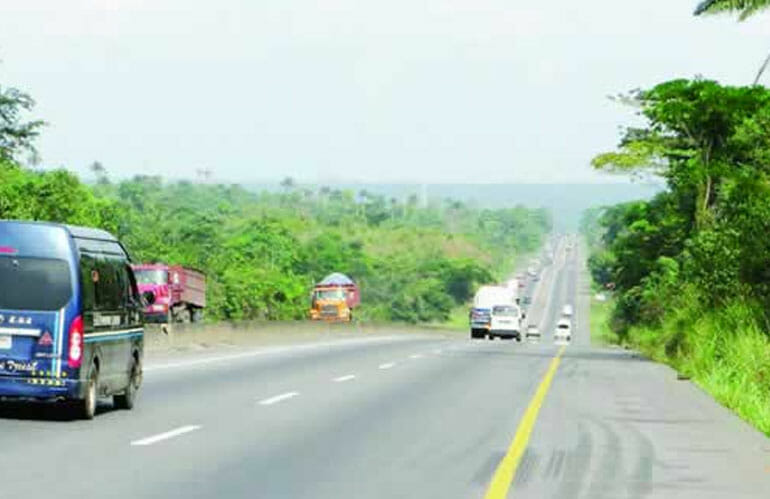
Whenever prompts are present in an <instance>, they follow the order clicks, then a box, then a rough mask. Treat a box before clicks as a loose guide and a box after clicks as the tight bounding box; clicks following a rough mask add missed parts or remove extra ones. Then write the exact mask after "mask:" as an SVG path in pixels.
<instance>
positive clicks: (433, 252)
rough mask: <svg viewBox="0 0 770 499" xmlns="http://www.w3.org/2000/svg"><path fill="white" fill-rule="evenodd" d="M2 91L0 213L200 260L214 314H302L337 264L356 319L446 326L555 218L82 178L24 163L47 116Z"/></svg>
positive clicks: (150, 256)
mask: <svg viewBox="0 0 770 499" xmlns="http://www.w3.org/2000/svg"><path fill="white" fill-rule="evenodd" d="M0 97H2V98H1V99H0V111H2V112H0V115H2V116H4V117H5V118H4V119H5V121H4V123H3V127H0V153H1V154H0V219H24V220H47V221H55V222H66V223H72V224H79V225H86V226H94V227H101V228H104V229H107V230H109V231H111V232H113V233H114V234H116V235H117V236H118V237H119V238H120V239H121V240H123V241H124V243H125V244H126V245H127V247H128V248H129V250H130V251H131V252H132V253H133V255H134V257H135V259H137V260H142V261H165V262H170V263H181V264H185V265H190V266H193V267H196V268H199V269H201V270H203V271H205V272H206V273H207V275H208V278H209V292H208V300H209V306H208V310H207V317H208V319H209V320H220V319H227V320H238V319H256V318H260V319H299V318H303V317H305V316H306V314H307V307H308V301H309V294H310V290H311V288H312V285H313V283H314V282H316V281H317V280H319V279H320V278H322V277H323V276H324V275H325V274H328V273H330V272H333V271H338V272H344V273H347V274H349V275H350V276H351V277H353V278H354V279H355V280H357V281H358V282H359V283H360V285H361V288H362V293H363V305H362V307H361V309H360V311H359V312H358V317H361V318H364V319H376V320H397V321H407V322H440V321H444V320H447V319H448V318H449V314H450V311H451V310H452V309H453V308H454V307H456V306H458V305H460V304H463V303H465V302H466V301H467V300H468V299H469V298H470V297H471V296H472V293H473V291H474V288H475V287H476V286H478V285H479V284H480V283H484V282H488V281H493V280H495V279H501V278H503V277H504V276H505V273H506V272H508V271H510V270H511V268H512V265H513V261H514V259H515V257H516V256H517V255H520V254H521V253H525V252H528V251H532V250H534V249H536V248H537V247H538V246H539V245H540V243H541V241H542V239H543V236H544V235H545V234H546V233H547V232H548V231H549V230H550V226H551V221H550V217H549V214H548V213H547V212H546V211H545V210H531V209H526V208H523V207H513V208H508V209H495V210H477V209H474V208H472V207H469V206H466V205H465V204H463V203H461V202H457V201H451V200H446V201H444V202H442V203H434V204H432V205H429V206H424V207H423V206H419V205H418V203H417V199H416V198H415V197H411V198H408V199H396V198H386V197H383V196H379V195H373V194H370V193H367V192H365V191H362V192H352V191H347V190H336V189H332V188H319V189H308V188H303V187H300V186H296V185H295V184H294V183H293V182H292V181H290V180H287V181H286V182H284V183H283V185H284V189H283V191H282V192H278V193H275V192H273V193H269V192H261V193H255V192H251V191H249V190H246V189H244V188H242V187H240V186H238V185H215V184H208V183H191V182H176V183H165V182H164V181H163V180H162V179H161V178H156V177H136V178H133V179H131V180H126V181H120V182H112V181H111V180H110V179H109V176H108V174H107V171H106V169H105V168H104V167H103V166H102V165H100V164H98V163H95V164H94V165H93V172H94V173H95V174H96V176H97V179H98V180H97V182H96V183H95V184H94V185H86V184H84V183H83V182H81V181H80V180H79V179H78V178H77V177H76V176H75V175H73V174H72V173H69V172H67V171H66V170H54V171H42V170H40V171H36V170H31V169H28V168H24V167H22V166H20V164H19V161H18V158H19V156H20V155H22V154H23V153H26V152H34V148H33V145H34V143H33V139H34V138H35V136H36V135H37V133H38V132H39V131H40V130H41V129H42V125H43V124H42V123H41V122H26V121H24V120H23V119H22V118H23V113H22V111H23V110H25V109H29V108H31V107H32V101H31V99H30V98H29V97H28V96H26V95H25V94H23V93H21V92H19V91H17V90H14V89H3V88H2V87H0Z"/></svg>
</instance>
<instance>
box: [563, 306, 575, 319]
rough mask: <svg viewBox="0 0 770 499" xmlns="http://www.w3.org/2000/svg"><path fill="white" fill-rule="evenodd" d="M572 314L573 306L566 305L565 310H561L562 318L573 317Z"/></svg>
mask: <svg viewBox="0 0 770 499" xmlns="http://www.w3.org/2000/svg"><path fill="white" fill-rule="evenodd" d="M572 313H573V310H572V305H564V308H562V309H561V315H562V317H572Z"/></svg>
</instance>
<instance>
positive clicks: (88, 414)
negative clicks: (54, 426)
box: [73, 365, 99, 420]
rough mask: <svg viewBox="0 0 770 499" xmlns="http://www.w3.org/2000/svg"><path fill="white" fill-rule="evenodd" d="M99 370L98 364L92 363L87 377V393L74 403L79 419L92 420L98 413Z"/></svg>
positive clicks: (76, 415)
mask: <svg viewBox="0 0 770 499" xmlns="http://www.w3.org/2000/svg"><path fill="white" fill-rule="evenodd" d="M98 390H99V371H98V370H97V369H96V366H94V365H91V368H90V369H89V370H88V378H87V379H86V389H85V395H84V397H83V398H82V399H80V400H76V401H74V403H73V409H74V412H75V417H77V418H78V419H85V420H91V419H94V416H95V415H96V402H97V400H98V398H99V392H98Z"/></svg>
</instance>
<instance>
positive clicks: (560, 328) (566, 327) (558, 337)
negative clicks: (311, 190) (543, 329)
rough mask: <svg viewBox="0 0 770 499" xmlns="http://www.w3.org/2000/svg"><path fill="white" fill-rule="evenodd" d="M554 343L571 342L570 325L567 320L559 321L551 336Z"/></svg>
mask: <svg viewBox="0 0 770 499" xmlns="http://www.w3.org/2000/svg"><path fill="white" fill-rule="evenodd" d="M553 339H554V340H555V341H572V323H571V322H570V320H569V319H559V322H557V323H556V331H555V332H554V334H553Z"/></svg>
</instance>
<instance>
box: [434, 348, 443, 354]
mask: <svg viewBox="0 0 770 499" xmlns="http://www.w3.org/2000/svg"><path fill="white" fill-rule="evenodd" d="M441 352H442V350H441V349H440V348H437V349H436V350H433V353H435V354H436V355H441Z"/></svg>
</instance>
